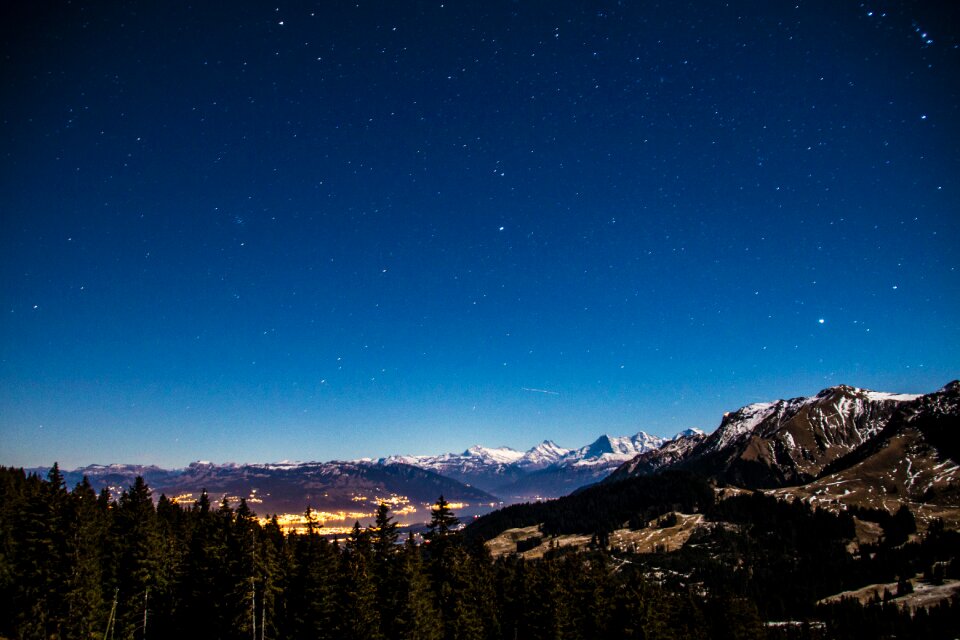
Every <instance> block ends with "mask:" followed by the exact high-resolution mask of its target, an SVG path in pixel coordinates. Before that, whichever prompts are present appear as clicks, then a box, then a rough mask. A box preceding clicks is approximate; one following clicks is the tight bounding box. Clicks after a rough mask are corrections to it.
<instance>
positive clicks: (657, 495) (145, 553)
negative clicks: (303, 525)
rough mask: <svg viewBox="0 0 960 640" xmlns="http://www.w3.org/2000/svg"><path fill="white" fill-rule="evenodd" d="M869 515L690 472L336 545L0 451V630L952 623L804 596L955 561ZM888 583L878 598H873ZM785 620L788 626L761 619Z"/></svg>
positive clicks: (390, 527)
mask: <svg viewBox="0 0 960 640" xmlns="http://www.w3.org/2000/svg"><path fill="white" fill-rule="evenodd" d="M680 509H686V510H690V511H700V512H702V513H703V514H704V515H705V517H706V518H707V519H709V520H710V521H711V522H713V523H715V526H712V527H709V528H707V529H706V530H705V531H704V532H703V533H701V534H699V537H697V538H696V539H691V540H690V543H688V544H687V545H685V546H684V547H683V548H682V549H681V550H680V551H677V552H674V553H669V554H668V553H654V554H644V555H640V554H631V553H628V552H624V551H620V550H617V549H614V548H611V547H610V546H609V545H608V544H607V541H606V540H605V535H604V534H605V533H608V532H609V531H610V530H611V527H614V526H619V525H621V524H623V523H631V524H632V526H644V524H643V523H644V522H645V521H646V518H648V517H650V516H651V515H653V516H657V515H660V514H669V513H670V512H672V511H674V510H680ZM857 517H858V518H860V519H871V518H872V519H874V520H875V521H877V522H878V523H879V524H880V525H881V526H882V527H883V530H884V533H885V535H884V537H883V539H882V540H881V542H880V543H878V544H876V545H874V546H872V547H867V548H862V549H861V553H860V554H858V555H857V556H854V555H851V554H850V553H849V552H848V551H847V549H846V546H845V545H846V544H847V542H848V541H849V539H850V538H851V537H852V535H853V525H854V521H853V516H852V515H851V514H850V513H841V514H839V515H837V514H832V513H827V512H825V511H821V510H811V509H810V508H809V506H807V505H805V504H802V503H801V502H799V501H796V502H794V503H785V502H781V501H777V500H775V499H774V498H771V497H767V496H764V495H762V494H747V495H741V496H737V497H734V498H728V499H726V500H723V501H719V502H718V501H715V500H714V499H713V494H712V492H711V491H710V487H709V486H708V485H707V484H706V483H705V482H704V481H703V480H702V479H700V478H697V477H696V476H691V475H688V474H678V473H674V474H663V475H661V476H654V477H649V478H637V479H633V480H626V481H623V482H622V483H617V484H615V485H604V486H603V487H597V488H593V489H588V490H586V491H583V492H580V493H578V494H577V495H574V496H570V497H568V498H564V499H560V500H558V501H552V502H550V503H545V504H538V505H519V506H517V507H511V508H510V509H505V510H503V511H501V512H498V513H496V514H492V515H491V516H488V518H485V519H481V520H480V521H477V522H476V523H474V524H472V525H471V526H469V527H467V528H466V530H465V531H460V530H459V527H458V521H457V518H456V515H455V514H454V513H453V512H452V511H451V510H450V508H449V505H448V504H447V503H446V501H444V500H443V498H442V497H441V498H440V499H439V500H438V503H437V505H436V506H435V508H434V510H433V512H432V517H431V521H430V523H429V527H428V530H427V532H426V533H425V534H424V536H423V537H424V543H423V544H421V545H417V544H414V542H413V540H412V538H411V539H408V540H406V541H401V539H400V533H399V529H398V527H397V525H396V523H395V522H394V521H393V518H392V517H391V515H390V512H389V509H388V507H387V506H386V505H382V506H381V507H380V509H379V510H378V512H377V519H376V523H375V525H373V526H371V527H369V528H367V529H362V528H361V527H360V526H359V525H356V526H355V527H354V530H353V532H352V534H351V535H350V536H348V537H347V539H346V540H345V541H343V542H342V543H338V542H330V541H328V540H326V539H325V538H324V537H322V536H320V535H319V533H318V532H317V531H316V530H315V529H313V528H308V530H307V531H306V532H304V533H289V534H285V533H284V532H283V531H282V530H281V529H280V527H279V526H278V524H277V522H276V520H275V519H274V520H273V521H270V522H268V523H267V524H266V525H261V524H260V522H259V520H258V519H257V518H256V517H255V514H254V513H253V512H252V511H251V510H250V509H249V507H248V506H247V505H246V503H245V502H243V501H241V502H240V503H239V505H238V506H237V507H236V508H233V507H231V506H230V505H229V504H228V503H227V502H222V503H221V504H219V505H212V504H211V503H210V501H209V499H208V497H207V495H206V494H205V493H204V494H202V495H201V497H200V499H199V500H197V501H196V502H195V503H194V504H193V505H191V506H189V507H184V506H182V505H179V504H175V503H173V502H171V501H170V500H168V499H167V498H166V497H164V496H161V497H160V498H159V499H158V500H156V501H154V499H153V497H152V495H151V491H150V489H149V487H148V486H147V485H146V483H145V482H144V481H143V480H142V479H140V478H138V479H137V480H136V481H135V482H134V484H133V485H132V486H131V487H130V488H129V489H128V490H126V491H124V492H123V493H122V494H121V495H120V496H119V497H118V498H117V499H111V497H110V496H109V495H108V494H107V493H106V492H101V493H100V494H99V495H98V494H96V493H95V492H94V491H93V489H92V488H91V486H90V484H89V483H88V482H86V481H85V480H84V481H82V482H80V483H79V484H78V485H77V486H76V487H75V488H74V489H73V490H72V491H68V490H67V488H66V486H65V485H64V482H63V478H62V476H61V474H60V471H59V469H58V468H57V467H56V466H54V467H53V469H51V470H50V472H49V474H48V476H47V478H45V479H44V478H40V477H38V476H37V475H32V474H31V475H27V474H25V473H24V472H23V470H20V469H8V468H3V467H0V638H23V639H34V638H35V639H40V638H43V639H49V638H64V639H70V638H103V637H114V638H130V639H137V640H139V639H140V638H144V637H154V638H172V637H183V638H223V639H232V638H238V639H240V638H251V637H253V638H263V639H264V640H265V639H267V638H317V639H324V638H331V639H332V638H371V639H376V638H391V639H392V638H398V639H421V640H434V639H435V640H441V639H443V640H454V639H458V640H459V639H464V640H467V639H471V640H472V639H477V640H480V639H483V640H487V639H489V640H494V639H498V638H503V639H513V638H528V639H538V638H578V639H594V638H648V639H652V638H692V639H698V638H765V637H769V638H780V637H783V638H862V637H875V638H882V637H898V638H904V637H923V638H947V637H953V634H954V633H955V630H956V629H957V628H960V624H958V622H960V616H958V611H960V603H958V602H956V600H953V601H949V602H947V603H944V604H941V605H938V606H935V607H931V608H929V609H920V610H918V611H917V613H916V614H914V615H911V614H910V613H909V612H908V611H905V610H901V609H900V608H898V607H896V606H895V605H893V604H883V603H876V604H868V605H866V606H864V605H861V604H860V603H859V602H856V601H843V602H840V603H838V604H832V605H817V604H816V602H817V600H819V599H821V598H823V597H825V596H828V595H831V594H835V593H838V592H840V591H843V590H845V589H850V588H856V587H859V586H863V585H865V584H870V583H876V582H884V581H896V580H897V579H900V584H901V588H903V589H906V588H908V585H909V582H907V581H906V580H905V578H906V577H910V576H913V575H915V574H917V573H925V574H929V576H930V577H931V579H932V580H937V579H939V580H941V581H942V580H944V579H952V578H955V577H957V573H958V569H960V564H958V561H957V558H956V554H957V550H958V549H960V535H958V534H957V533H956V532H953V531H946V530H944V529H943V527H942V526H936V525H934V526H932V527H930V528H929V530H928V532H927V533H926V534H925V535H924V536H922V537H921V538H920V539H919V540H916V541H914V542H906V540H907V537H908V535H909V534H910V532H911V531H912V530H913V529H914V528H915V526H914V523H913V517H912V515H911V514H910V511H909V509H906V510H905V511H904V510H901V512H898V513H897V514H894V515H891V514H888V513H886V512H882V513H879V512H871V511H869V510H861V511H859V512H858V513H857ZM528 523H533V524H543V525H544V532H545V533H547V532H549V531H552V532H562V531H579V532H589V533H593V534H594V543H593V544H592V545H591V547H590V548H589V549H587V550H582V551H577V550H569V549H559V548H557V549H550V550H549V551H547V553H546V554H545V555H544V557H543V558H542V559H538V560H526V559H524V558H522V557H519V556H517V555H508V556H504V557H501V558H497V559H494V558H493V557H491V555H490V554H489V553H488V552H487V550H486V547H485V546H484V545H483V540H484V539H485V538H488V537H490V536H491V535H495V533H496V531H497V530H498V529H499V530H502V528H503V527H504V526H527V524H528ZM891 595H892V594H891ZM771 621H796V622H797V624H791V625H770V624H765V623H769V622H771Z"/></svg>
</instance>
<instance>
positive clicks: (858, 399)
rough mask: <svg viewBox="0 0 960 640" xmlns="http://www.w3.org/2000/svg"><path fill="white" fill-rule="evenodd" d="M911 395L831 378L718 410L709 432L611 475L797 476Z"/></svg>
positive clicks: (756, 483)
mask: <svg viewBox="0 0 960 640" xmlns="http://www.w3.org/2000/svg"><path fill="white" fill-rule="evenodd" d="M918 398H920V396H913V395H897V394H889V393H878V392H875V391H868V390H865V389H858V388H855V387H848V386H837V387H831V388H829V389H824V390H823V391H821V392H820V393H818V394H817V395H815V396H812V397H809V398H792V399H790V400H777V401H776V402H768V403H757V404H751V405H747V406H745V407H742V408H740V409H738V410H736V411H733V412H730V413H727V414H725V415H724V416H723V419H722V420H721V422H720V426H719V427H718V428H717V430H716V431H714V432H713V433H712V434H710V435H709V436H706V437H690V438H687V439H684V440H683V441H682V442H677V443H675V444H674V446H673V447H668V448H664V449H661V450H658V451H655V452H652V453H650V454H649V455H647V456H646V457H645V458H640V459H635V460H631V461H630V462H629V463H627V464H626V465H624V466H623V467H621V468H620V469H617V471H616V472H614V474H612V476H611V479H617V478H623V477H628V476H630V475H635V474H643V473H651V472H654V471H658V470H661V469H666V468H683V469H688V470H691V471H695V472H697V473H699V474H701V475H705V476H708V477H713V478H717V479H720V480H724V481H726V482H729V483H731V484H735V485H738V486H745V487H756V488H772V487H779V486H785V485H799V484H804V483H806V482H810V481H812V480H814V479H815V478H817V477H818V476H819V475H820V474H821V473H822V472H823V470H824V469H825V468H826V467H827V465H829V464H831V463H832V462H834V461H836V460H839V459H841V458H843V457H845V456H847V455H848V454H850V453H851V452H852V451H854V450H855V449H857V448H859V447H861V446H863V445H864V444H865V443H867V442H868V441H870V440H871V439H872V438H873V437H874V436H876V435H877V434H878V433H880V432H881V431H882V430H883V429H884V427H886V426H887V424H888V423H889V422H890V420H891V419H892V418H893V416H894V414H895V413H896V412H897V410H898V408H899V407H901V406H902V405H904V404H905V403H910V402H914V401H916V400H918Z"/></svg>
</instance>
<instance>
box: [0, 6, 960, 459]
mask: <svg viewBox="0 0 960 640" xmlns="http://www.w3.org/2000/svg"><path fill="white" fill-rule="evenodd" d="M8 4H9V3H8ZM948 4H949V3H945V2H915V3H902V2H886V3H883V2H864V3H858V2H837V1H836V0H830V1H823V2H790V3H787V2H759V1H757V2H728V3H722V2H663V3H659V4H657V3H650V2H642V3H641V2H635V3H634V2H631V3H626V2H625V3H622V4H619V3H612V2H599V3H579V2H489V1H484V2H417V3H399V2H383V3H367V2H361V3H359V4H346V3H327V2H314V3H289V2H283V3H277V4H271V5H267V4H264V3H259V2H229V3H227V2H196V3H190V4H186V3H182V2H141V3H120V2H74V3H60V2H56V3H55V2H32V3H16V6H5V7H4V8H3V13H4V16H3V20H2V22H3V24H4V26H3V27H2V28H3V50H2V53H3V58H2V61H0V65H2V66H0V72H2V91H0V110H2V111H0V115H2V122H0V152H2V156H0V157H2V159H0V163H2V164H0V215H2V227H0V275H2V280H0V305H2V306H0V310H2V314H0V318H2V319H0V337H2V342H0V463H2V464H15V465H46V464H50V463H52V462H53V461H54V460H59V461H60V462H61V464H64V465H65V466H76V465H79V464H86V463H91V462H117V461H123V462H155V463H159V464H163V465H167V466H182V465H184V464H186V463H188V462H189V461H191V460H194V459H210V460H214V461H225V460H234V461H269V460H279V459H284V458H287V459H324V460H325V459H332V458H352V457H358V456H379V455H385V454H389V453H427V452H441V451H448V450H460V449H463V448H465V447H466V446H468V445H470V444H473V443H475V442H481V443H484V444H488V445H500V444H505V445H510V446H513V447H516V448H526V447H529V446H532V445H533V444H535V443H536V442H538V441H539V440H542V439H544V438H552V439H554V440H556V441H557V442H558V443H559V444H561V445H566V446H578V445H581V444H584V443H586V442H588V441H589V440H592V439H593V438H594V437H596V436H597V435H598V434H600V433H602V432H609V433H632V432H635V431H637V430H639V429H644V430H647V431H650V432H653V433H657V434H660V435H671V434H673V433H674V432H676V431H678V430H680V429H682V428H686V427H689V426H699V427H701V428H704V429H707V430H710V429H713V428H714V427H715V426H716V425H717V423H718V422H719V419H720V417H721V414H722V412H723V411H726V410H731V409H734V408H736V407H738V406H740V405H742V404H746V403H749V402H753V401H757V400H769V399H774V398H778V397H789V396H796V395H806V394H810V393H814V392H816V391H818V390H819V389H821V388H823V387H826V386H830V385H834V384H841V383H845V384H852V385H856V386H864V387H870V388H875V389H881V390H889V391H898V392H926V391H932V390H934V389H935V388H937V387H939V386H941V385H942V384H944V383H946V382H948V381H949V380H950V379H952V378H955V377H957V375H958V371H960V367H958V363H960V340H958V336H960V272H958V268H960V259H958V258H960V256H958V248H957V247H958V246H960V242H958V239H960V197H958V188H960V187H958V181H957V178H958V176H960V130H958V128H960V124H958V123H960V83H958V78H960V64H958V63H960V48H958V44H960V39H958V10H957V9H956V8H953V9H951V8H949V7H947V6H946V5H948ZM20 5H27V6H20ZM544 391H547V392H549V393H544Z"/></svg>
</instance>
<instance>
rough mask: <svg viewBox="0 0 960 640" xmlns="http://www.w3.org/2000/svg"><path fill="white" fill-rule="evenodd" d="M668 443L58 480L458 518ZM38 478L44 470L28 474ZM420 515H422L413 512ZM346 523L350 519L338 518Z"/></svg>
mask: <svg viewBox="0 0 960 640" xmlns="http://www.w3.org/2000/svg"><path fill="white" fill-rule="evenodd" d="M664 442H666V440H664V439H663V438H659V437H657V436H651V435H649V434H646V433H643V432H640V433H638V434H636V435H634V436H619V437H615V436H608V435H603V436H600V437H599V438H597V439H596V440H595V441H594V442H592V443H590V444H588V445H586V446H583V447H580V448H578V449H565V448H563V447H560V446H558V445H557V444H555V443H553V442H551V441H544V442H542V443H540V444H538V445H536V446H535V447H532V448H531V449H529V450H528V451H526V452H520V451H516V450H513V449H510V448H508V447H498V448H491V447H483V446H480V445H476V446H473V447H470V448H469V449H467V450H465V451H464V452H463V453H459V454H457V453H447V454H442V455H436V456H424V455H421V456H400V455H396V456H390V457H386V458H381V459H379V460H353V461H336V460H335V461H330V462H279V463H268V464H236V463H226V464H213V463H210V462H203V461H199V462H193V463H191V464H189V465H188V466H187V467H185V468H183V469H163V468H160V467H157V466H152V465H148V466H145V465H129V464H111V465H89V466H86V467H81V468H79V469H74V470H72V471H64V472H63V475H64V478H65V480H66V482H67V483H68V485H69V486H73V485H75V484H76V483H77V482H80V481H81V480H82V478H84V477H86V478H87V479H88V480H89V481H90V483H91V485H93V487H94V488H95V489H96V490H98V491H99V490H102V489H107V490H108V491H110V492H111V493H112V494H113V495H119V494H120V492H121V491H123V490H124V489H126V488H127V487H129V486H130V485H131V484H132V483H133V481H134V480H135V479H136V477H137V476H143V478H144V480H145V481H146V482H147V484H148V485H149V486H150V487H151V488H152V489H153V491H154V495H155V496H159V495H161V494H163V495H166V496H167V497H169V498H177V499H181V500H188V501H189V500H193V499H196V498H197V497H199V495H200V492H201V491H203V490H206V491H207V493H208V494H209V495H210V497H211V499H212V500H214V501H218V500H221V499H223V498H228V499H230V500H232V501H236V500H238V499H239V498H244V499H246V500H247V502H248V503H249V504H250V506H251V507H252V508H253V509H254V510H255V511H257V512H258V513H261V514H271V513H302V512H303V511H304V510H305V509H306V508H307V507H308V506H309V507H311V508H313V509H315V510H319V511H324V512H328V513H330V512H334V513H335V512H347V514H350V513H353V514H360V513H366V512H372V511H373V509H374V507H375V505H376V504H377V502H378V501H379V500H382V499H392V500H394V501H395V502H394V504H395V507H402V506H404V505H411V506H414V507H415V508H416V507H418V506H419V507H421V508H422V507H423V506H424V505H429V504H432V503H433V502H434V501H435V500H436V499H437V497H438V496H440V495H443V496H444V497H446V498H447V499H448V500H449V501H451V502H454V503H461V504H464V505H469V507H467V511H466V513H474V512H476V511H478V510H480V511H483V510H489V509H490V508H492V507H493V506H497V505H500V504H503V503H513V502H520V501H526V500H536V499H541V498H553V497H558V496H560V495H563V494H565V493H569V492H570V491H573V490H575V489H577V488H579V487H581V486H583V485H585V484H592V483H594V482H597V481H599V480H601V479H603V478H604V477H605V476H606V475H607V474H609V473H610V472H611V471H613V470H614V469H616V468H617V467H619V466H620V465H621V464H623V463H624V462H626V461H627V460H630V459H631V458H633V457H634V456H636V455H638V454H640V453H643V452H646V451H650V450H653V449H654V448H656V447H659V446H661V445H662V444H663V443H664ZM30 471H33V472H36V473H38V474H41V475H42V474H44V473H46V470H45V469H31V470H30ZM420 513H423V512H422V511H420ZM344 517H345V518H349V516H348V515H345V516H344Z"/></svg>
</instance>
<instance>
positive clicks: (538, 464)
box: [519, 440, 570, 471]
mask: <svg viewBox="0 0 960 640" xmlns="http://www.w3.org/2000/svg"><path fill="white" fill-rule="evenodd" d="M569 453H570V449H564V448H563V447H561V446H559V445H558V444H557V443H555V442H554V441H552V440H544V441H543V442H541V443H540V444H538V445H537V446H535V447H531V448H530V449H529V450H528V451H527V452H526V453H525V454H523V457H522V458H521V459H520V460H519V464H520V466H521V467H522V468H523V469H524V470H527V471H532V470H536V469H543V468H546V467H548V466H550V465H552V464H555V463H556V462H558V461H559V460H560V459H562V458H563V457H564V456H566V455H568V454H569Z"/></svg>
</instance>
